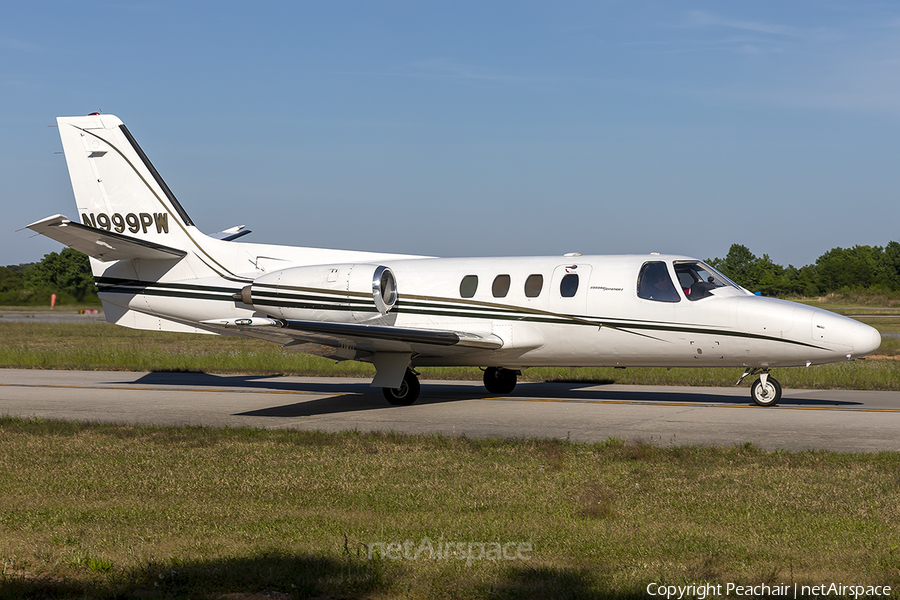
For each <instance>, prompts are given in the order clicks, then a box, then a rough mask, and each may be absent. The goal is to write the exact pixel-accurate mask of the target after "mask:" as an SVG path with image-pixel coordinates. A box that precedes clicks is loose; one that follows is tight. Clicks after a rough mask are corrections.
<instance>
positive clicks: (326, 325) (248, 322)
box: [203, 317, 503, 350]
mask: <svg viewBox="0 0 900 600" xmlns="http://www.w3.org/2000/svg"><path fill="white" fill-rule="evenodd" d="M203 323H204V324H207V325H220V326H225V327H237V328H240V329H249V328H253V327H280V328H286V329H288V330H290V331H297V332H301V333H309V334H313V335H324V336H327V337H330V338H335V339H337V340H341V339H349V340H360V339H362V340H378V341H386V342H400V343H405V344H428V345H432V346H462V347H464V348H480V349H486V350H497V349H500V348H502V347H503V340H502V339H501V338H499V337H498V336H496V335H494V334H492V333H472V332H466V331H446V330H440V329H413V328H409V327H392V326H385V325H362V324H358V323H331V322H325V321H291V320H282V319H269V318H263V319H260V318H256V317H254V318H252V319H211V320H209V321H203Z"/></svg>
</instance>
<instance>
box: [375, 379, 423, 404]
mask: <svg viewBox="0 0 900 600" xmlns="http://www.w3.org/2000/svg"><path fill="white" fill-rule="evenodd" d="M420 387H421V386H419V378H418V377H416V375H415V373H413V372H412V371H407V372H406V375H404V376H403V383H401V384H400V387H398V388H381V393H383V394H384V398H385V400H387V401H388V404H393V405H394V406H409V405H410V404H412V403H414V402H415V401H416V400H418V399H419V390H420Z"/></svg>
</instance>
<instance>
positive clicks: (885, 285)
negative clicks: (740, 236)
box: [709, 242, 900, 297]
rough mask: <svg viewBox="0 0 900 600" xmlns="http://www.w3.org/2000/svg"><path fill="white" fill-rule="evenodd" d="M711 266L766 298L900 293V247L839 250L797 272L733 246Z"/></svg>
mask: <svg viewBox="0 0 900 600" xmlns="http://www.w3.org/2000/svg"><path fill="white" fill-rule="evenodd" d="M709 264H710V265H711V266H713V267H715V268H716V269H719V270H720V271H721V272H722V274H723V275H726V276H728V277H730V278H731V279H733V280H734V281H735V282H736V283H738V284H740V285H742V286H744V287H745V288H747V289H748V290H751V291H753V292H761V293H762V294H763V295H765V296H776V297H785V296H806V297H809V296H822V295H826V294H832V293H858V292H869V293H877V294H883V293H890V292H897V291H900V244H898V243H897V242H888V244H887V246H885V247H884V248H882V247H881V246H853V247H852V248H833V249H831V250H829V251H828V252H826V253H825V254H823V255H822V256H820V257H819V258H817V259H816V263H815V264H814V265H806V266H804V267H800V268H797V267H795V266H793V265H788V266H787V267H782V266H781V265H776V264H775V263H773V262H772V260H771V259H770V258H769V255H768V254H763V255H762V256H761V257H758V256H756V255H754V254H753V253H752V252H750V250H749V249H748V248H747V247H746V246H742V245H740V244H733V245H732V246H731V248H730V249H729V250H728V254H727V255H726V256H725V258H714V259H712V260H710V261H709Z"/></svg>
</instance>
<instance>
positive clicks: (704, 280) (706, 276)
mask: <svg viewBox="0 0 900 600" xmlns="http://www.w3.org/2000/svg"><path fill="white" fill-rule="evenodd" d="M674 266H675V274H676V275H677V276H678V283H679V285H681V289H682V290H683V291H684V295H685V296H686V297H687V299H688V300H691V301H695V300H702V299H703V298H709V297H710V296H712V295H713V293H712V292H713V291H714V290H716V289H719V288H734V289H740V286H738V285H737V284H736V283H734V282H733V281H731V280H730V279H728V278H727V277H725V276H724V275H722V274H721V273H719V272H718V271H716V270H715V269H713V268H712V267H710V266H709V265H707V264H706V263H703V262H700V261H699V260H678V261H675V263H674Z"/></svg>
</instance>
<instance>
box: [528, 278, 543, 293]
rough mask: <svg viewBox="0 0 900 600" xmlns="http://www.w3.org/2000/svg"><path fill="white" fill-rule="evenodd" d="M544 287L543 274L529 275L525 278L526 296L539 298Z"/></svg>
mask: <svg viewBox="0 0 900 600" xmlns="http://www.w3.org/2000/svg"><path fill="white" fill-rule="evenodd" d="M543 287H544V276H543V275H529V276H528V279H526V280H525V297H526V298H537V297H538V296H540V295H541V290H542V289H543Z"/></svg>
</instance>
